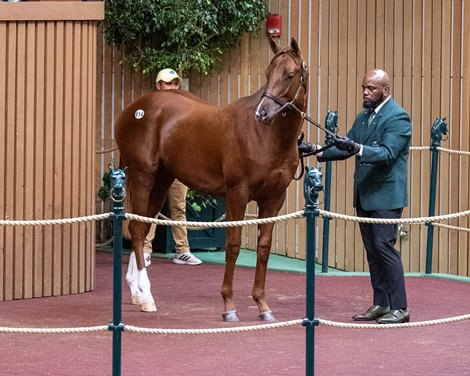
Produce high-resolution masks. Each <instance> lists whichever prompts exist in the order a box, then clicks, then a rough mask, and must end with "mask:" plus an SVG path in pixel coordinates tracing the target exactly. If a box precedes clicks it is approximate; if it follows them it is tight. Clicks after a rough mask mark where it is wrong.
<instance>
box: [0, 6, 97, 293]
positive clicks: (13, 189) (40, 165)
mask: <svg viewBox="0 0 470 376" xmlns="http://www.w3.org/2000/svg"><path fill="white" fill-rule="evenodd" d="M3 6H5V5H3ZM46 7H47V6H46ZM65 7H67V6H65ZM60 8H63V6H60ZM5 9H7V8H3V10H5ZM7 10H8V9H7ZM23 14H26V13H23ZM3 16H5V13H3V14H2V16H0V56H1V58H0V62H1V66H2V68H1V69H0V87H1V88H2V89H1V90H2V97H3V98H5V100H3V101H2V103H1V104H0V113H1V115H0V126H1V128H2V134H3V135H4V137H3V139H2V145H1V146H0V155H1V156H0V168H1V169H2V176H4V179H2V181H1V183H0V187H1V190H0V211H1V218H2V219H9V220H29V219H33V220H46V219H62V218H72V217H80V216H85V215H91V214H93V213H95V212H96V207H95V195H96V191H95V188H96V183H95V179H94V174H95V171H96V168H95V159H96V155H95V147H94V144H95V131H94V129H95V113H94V112H95V106H96V79H95V75H96V43H97V40H96V33H97V25H96V23H95V22H94V21H88V20H81V21H78V22H75V21H72V20H69V21H60V20H56V21H47V20H36V21H29V20H28V21H14V20H2V18H1V17H3ZM25 17H26V15H25ZM33 18H34V17H33ZM94 226H95V224H94V223H93V222H86V223H79V224H70V225H56V226H50V225H49V226H35V227H33V226H2V227H1V228H0V270H1V272H0V300H11V299H24V298H32V297H44V296H53V295H64V294H73V293H79V292H84V291H90V290H92V289H93V288H94V246H95V230H94Z"/></svg>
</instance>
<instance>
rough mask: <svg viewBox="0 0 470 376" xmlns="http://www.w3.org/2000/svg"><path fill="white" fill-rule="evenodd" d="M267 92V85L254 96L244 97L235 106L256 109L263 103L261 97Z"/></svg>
mask: <svg viewBox="0 0 470 376" xmlns="http://www.w3.org/2000/svg"><path fill="white" fill-rule="evenodd" d="M265 90H266V84H264V85H263V86H262V87H261V88H260V89H259V90H258V91H256V92H255V93H254V94H252V95H248V96H246V97H242V98H240V99H238V100H237V101H235V103H234V104H235V105H238V106H242V107H245V108H255V107H256V106H257V105H258V103H259V102H260V101H261V97H262V96H263V93H264V92H265Z"/></svg>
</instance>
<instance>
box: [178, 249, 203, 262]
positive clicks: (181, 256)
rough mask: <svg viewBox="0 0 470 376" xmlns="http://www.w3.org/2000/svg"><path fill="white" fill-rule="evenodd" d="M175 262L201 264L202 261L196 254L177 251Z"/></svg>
mask: <svg viewBox="0 0 470 376" xmlns="http://www.w3.org/2000/svg"><path fill="white" fill-rule="evenodd" d="M173 262H174V263H175V264H182V265H183V264H184V265H199V264H202V261H201V260H199V259H198V258H197V257H196V256H194V255H193V254H192V253H191V252H185V253H177V254H176V255H175V258H174V259H173Z"/></svg>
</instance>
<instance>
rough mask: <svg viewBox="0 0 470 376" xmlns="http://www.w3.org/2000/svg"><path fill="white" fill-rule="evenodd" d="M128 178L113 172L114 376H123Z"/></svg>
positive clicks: (122, 172) (121, 172) (120, 173)
mask: <svg viewBox="0 0 470 376" xmlns="http://www.w3.org/2000/svg"><path fill="white" fill-rule="evenodd" d="M125 180H126V176H125V174H124V171H123V170H120V169H118V170H113V171H112V172H111V188H112V189H111V199H112V200H113V213H111V216H110V217H111V220H112V221H113V253H114V262H113V322H112V323H109V324H108V329H109V330H110V331H112V332H113V376H120V375H121V333H122V331H123V330H124V324H123V323H122V322H121V320H122V298H121V293H122V221H123V220H124V219H125V213H124V199H125V197H126V190H125Z"/></svg>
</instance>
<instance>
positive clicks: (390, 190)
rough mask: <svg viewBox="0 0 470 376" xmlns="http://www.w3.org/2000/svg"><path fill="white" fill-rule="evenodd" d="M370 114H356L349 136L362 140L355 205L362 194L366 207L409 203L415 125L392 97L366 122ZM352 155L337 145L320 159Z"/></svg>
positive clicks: (364, 207)
mask: <svg viewBox="0 0 470 376" xmlns="http://www.w3.org/2000/svg"><path fill="white" fill-rule="evenodd" d="M367 120H368V115H367V112H366V111H362V112H361V113H359V114H358V116H357V117H356V120H355V121H354V124H353V126H352V128H351V129H350V130H349V132H348V133H347V137H348V138H350V139H351V140H354V141H355V142H356V143H359V144H362V145H363V149H362V156H361V157H357V158H356V164H355V170H354V201H353V204H354V207H356V205H357V202H358V199H359V198H360V202H361V206H362V208H363V209H364V210H367V211H371V210H392V209H399V208H404V207H405V206H407V205H408V154H409V149H410V144H411V135H412V127H411V120H410V116H409V115H408V113H407V112H406V111H405V110H404V109H403V108H402V107H401V106H400V105H398V104H397V103H396V102H395V101H394V100H393V99H392V98H390V99H389V100H388V102H387V103H385V104H384V105H383V107H382V108H381V109H380V110H379V112H378V113H377V114H376V115H375V117H374V119H373V120H372V123H371V124H370V125H369V126H367ZM350 156H351V155H350V154H349V153H348V152H346V151H343V150H339V149H337V148H336V147H332V148H331V149H328V150H325V151H324V152H323V155H322V156H321V160H340V159H346V158H349V157H350Z"/></svg>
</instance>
